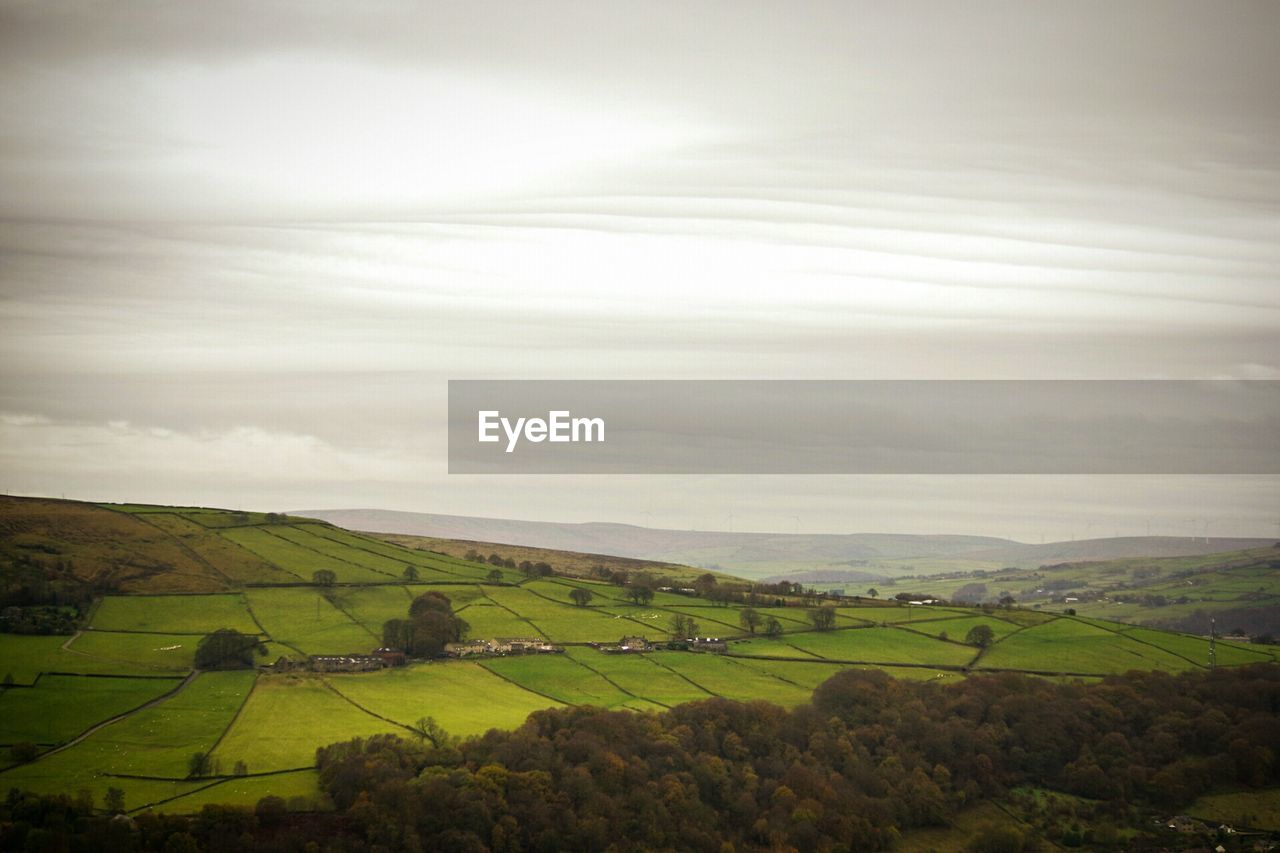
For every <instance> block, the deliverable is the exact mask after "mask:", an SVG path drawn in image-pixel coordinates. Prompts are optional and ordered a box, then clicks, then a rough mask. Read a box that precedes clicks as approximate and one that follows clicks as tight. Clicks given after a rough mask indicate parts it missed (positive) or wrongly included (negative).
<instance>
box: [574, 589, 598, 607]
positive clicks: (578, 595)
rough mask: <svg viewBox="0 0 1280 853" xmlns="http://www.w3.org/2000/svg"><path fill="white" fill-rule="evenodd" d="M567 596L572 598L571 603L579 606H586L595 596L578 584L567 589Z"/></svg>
mask: <svg viewBox="0 0 1280 853" xmlns="http://www.w3.org/2000/svg"><path fill="white" fill-rule="evenodd" d="M569 597H570V598H572V599H573V603H574V604H576V605H578V606H579V607H586V606H587V604H588V603H589V602H590V601H591V599H593V598H595V596H594V595H592V594H591V590H589V589H583V588H582V587H580V586H575V587H574V588H573V589H571V590H569Z"/></svg>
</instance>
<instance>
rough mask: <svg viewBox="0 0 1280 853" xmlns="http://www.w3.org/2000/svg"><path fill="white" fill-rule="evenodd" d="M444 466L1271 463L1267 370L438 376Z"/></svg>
mask: <svg viewBox="0 0 1280 853" xmlns="http://www.w3.org/2000/svg"><path fill="white" fill-rule="evenodd" d="M449 472H450V473H453V474H1276V473H1280V382H1277V381H1269V380H1268V381H1259V380H1250V381H1234V380H1231V381H1228V380H1221V381H1219V380H1205V381H1181V380H1177V381H1175V380H1163V381H1161V380H1120V381H1090V380H1047V381H1027V380H1008V381H1003V380H993V381H987V380H970V381H944V380H908V381H887V380H886V381H825V380H817V381H791V380H787V381H778V380H760V381H756V380H741V381H739V380H706V381H703V380H690V381H671V380H652V381H651V380H631V381H605V380H582V381H577V380H532V381H528V380H515V381H502V380H451V381H450V382H449Z"/></svg>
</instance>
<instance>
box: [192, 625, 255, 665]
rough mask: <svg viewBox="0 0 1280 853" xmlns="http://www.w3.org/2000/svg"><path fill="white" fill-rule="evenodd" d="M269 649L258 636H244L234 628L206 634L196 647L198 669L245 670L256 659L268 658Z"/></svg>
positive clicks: (220, 629)
mask: <svg viewBox="0 0 1280 853" xmlns="http://www.w3.org/2000/svg"><path fill="white" fill-rule="evenodd" d="M266 655H267V647H266V645H265V644H263V642H262V638H261V637H259V636H258V635H257V634H242V633H240V632H239V631H237V630H236V629H234V628H219V629H218V630H216V631H214V632H213V633H212V634H206V635H205V636H204V637H203V638H201V640H200V643H199V644H198V645H197V646H196V657H195V664H196V668H197V669H244V668H245V667H251V666H253V664H254V658H255V657H266Z"/></svg>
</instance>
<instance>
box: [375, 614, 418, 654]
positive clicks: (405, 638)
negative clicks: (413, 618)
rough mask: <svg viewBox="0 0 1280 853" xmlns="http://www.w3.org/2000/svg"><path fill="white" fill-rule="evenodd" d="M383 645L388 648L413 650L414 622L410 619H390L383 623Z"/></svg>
mask: <svg viewBox="0 0 1280 853" xmlns="http://www.w3.org/2000/svg"><path fill="white" fill-rule="evenodd" d="M382 645H383V646H384V647H386V648H388V649H403V650H404V651H406V652H409V651H411V649H412V647H413V623H412V622H410V621H409V620H408V619H388V620H387V621H386V622H383V623H382Z"/></svg>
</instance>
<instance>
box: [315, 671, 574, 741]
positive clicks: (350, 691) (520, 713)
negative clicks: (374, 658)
mask: <svg viewBox="0 0 1280 853" xmlns="http://www.w3.org/2000/svg"><path fill="white" fill-rule="evenodd" d="M329 681H330V683H331V684H333V686H334V687H335V688H337V689H338V690H339V691H341V692H342V694H343V695H344V696H348V697H350V698H351V699H352V700H354V701H356V702H358V703H359V704H360V705H362V706H364V707H365V708H369V709H370V710H372V711H374V712H375V713H378V714H381V715H382V716H384V717H388V718H390V719H393V720H395V721H397V722H400V723H404V724H405V725H411V724H413V723H414V722H416V721H417V720H419V719H420V718H422V717H435V719H436V721H437V722H439V723H440V725H442V726H444V728H445V730H446V731H448V732H449V733H450V734H455V735H463V736H465V735H472V734H481V733H483V732H486V731H488V730H489V729H491V728H500V729H513V728H515V727H517V726H519V725H520V724H521V723H523V722H524V720H525V717H527V716H528V715H529V714H530V713H531V712H533V711H537V710H541V709H543V708H549V707H553V706H555V705H556V704H558V703H557V702H555V701H553V700H551V699H548V698H546V697H544V696H539V695H538V694H536V693H531V692H530V691H528V690H525V689H523V688H521V687H519V686H517V685H515V684H512V683H510V682H508V681H504V680H503V679H502V678H500V677H499V676H497V675H495V674H493V673H492V672H489V671H488V670H486V669H485V668H484V667H482V666H480V665H479V664H475V663H467V662H450V663H429V664H417V665H414V666H407V667H397V668H395V669H385V670H383V671H381V672H377V673H372V674H367V675H366V674H359V675H355V674H353V675H334V676H331V677H330V678H329Z"/></svg>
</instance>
